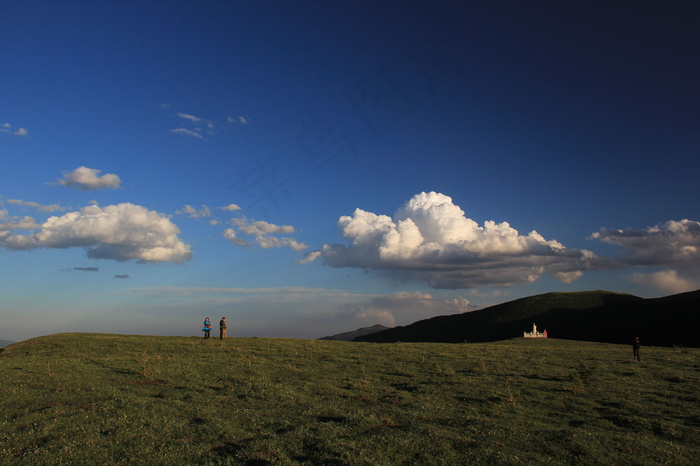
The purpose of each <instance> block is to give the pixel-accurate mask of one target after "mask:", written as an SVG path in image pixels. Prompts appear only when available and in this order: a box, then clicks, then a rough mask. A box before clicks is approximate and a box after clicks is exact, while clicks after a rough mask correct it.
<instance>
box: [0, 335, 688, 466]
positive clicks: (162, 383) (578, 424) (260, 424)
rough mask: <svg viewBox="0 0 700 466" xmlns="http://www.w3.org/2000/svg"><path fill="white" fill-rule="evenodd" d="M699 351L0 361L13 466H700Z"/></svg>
mask: <svg viewBox="0 0 700 466" xmlns="http://www.w3.org/2000/svg"><path fill="white" fill-rule="evenodd" d="M699 363H700V349H685V348H658V347H657V348H648V347H643V348H642V362H641V363H636V362H634V361H633V360H632V351H631V348H630V347H628V346H619V345H610V344H600V343H585V342H574V341H563V340H553V339H549V340H545V339H516V340H508V341H503V342H497V343H479V344H438V343H394V344H373V343H347V342H338V341H319V340H292V339H261V338H245V339H239V338H229V339H227V340H224V341H220V340H218V339H214V338H212V339H210V340H204V339H202V338H194V337H192V338H184V337H150V336H127V335H104V334H99V335H95V334H89V335H88V334H62V335H54V336H50V337H42V338H38V339H34V340H28V341H25V342H22V343H17V344H14V345H11V346H9V347H7V348H5V349H4V351H3V352H1V353H0V374H2V379H1V382H0V388H1V389H2V400H1V402H0V464H18V463H22V464H113V463H136V464H149V465H150V464H251V465H253V464H296V463H307V464H372V465H375V464H386V465H396V464H431V465H433V464H445V465H448V464H449V465H454V464H471V463H490V464H522V463H543V464H645V465H653V464H673V465H678V464H697V461H698V458H700V404H699V403H698V400H699V397H700V369H699V367H698V364H699Z"/></svg>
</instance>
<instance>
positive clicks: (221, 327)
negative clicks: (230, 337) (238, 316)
mask: <svg viewBox="0 0 700 466" xmlns="http://www.w3.org/2000/svg"><path fill="white" fill-rule="evenodd" d="M226 328H227V327H226V317H222V318H221V320H220V321H219V340H223V339H224V338H226V336H227V335H226Z"/></svg>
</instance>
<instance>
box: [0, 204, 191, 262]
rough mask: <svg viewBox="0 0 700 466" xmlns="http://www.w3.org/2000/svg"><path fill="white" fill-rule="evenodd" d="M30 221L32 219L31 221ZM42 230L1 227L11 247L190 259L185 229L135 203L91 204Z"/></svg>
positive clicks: (0, 235) (1, 239) (2, 242)
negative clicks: (21, 232) (182, 235)
mask: <svg viewBox="0 0 700 466" xmlns="http://www.w3.org/2000/svg"><path fill="white" fill-rule="evenodd" d="M27 223H28V222H27ZM34 226H38V227H39V231H38V232H33V233H31V234H27V235H13V234H11V233H10V232H9V231H0V246H3V247H5V248H8V249H35V248H40V247H46V248H70V247H82V248H85V249H86V250H87V255H88V257H90V258H99V259H114V260H118V261H128V260H137V261H139V262H155V263H158V262H176V263H180V262H184V261H186V260H189V259H190V258H191V257H192V253H191V252H190V246H189V245H187V244H185V243H183V242H182V240H180V238H179V237H178V236H177V235H178V234H179V233H180V230H179V228H178V227H177V226H176V225H175V224H174V223H172V222H171V221H170V219H168V218H167V217H166V216H165V215H163V214H161V213H158V212H156V211H153V210H148V209H147V208H145V207H143V206H139V205H134V204H130V203H124V204H117V205H109V206H105V207H102V208H101V207H99V206H96V205H91V206H87V207H84V208H83V209H81V210H80V211H77V212H69V213H67V214H65V215H62V216H60V217H56V216H53V217H50V218H49V219H48V220H46V221H45V222H44V223H43V224H41V225H37V224H34Z"/></svg>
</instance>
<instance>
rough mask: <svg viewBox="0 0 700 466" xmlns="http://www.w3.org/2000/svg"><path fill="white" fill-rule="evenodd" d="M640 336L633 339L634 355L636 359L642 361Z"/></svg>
mask: <svg viewBox="0 0 700 466" xmlns="http://www.w3.org/2000/svg"><path fill="white" fill-rule="evenodd" d="M639 346H640V344H639V337H634V340H632V355H633V356H634V360H635V361H639V362H641V361H642V358H640V357H639Z"/></svg>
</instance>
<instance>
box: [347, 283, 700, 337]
mask: <svg viewBox="0 0 700 466" xmlns="http://www.w3.org/2000/svg"><path fill="white" fill-rule="evenodd" d="M699 316H700V290H698V291H693V292H690V293H682V294H677V295H673V296H667V297H664V298H655V299H644V298H639V297H637V296H632V295H628V294H620V293H613V292H609V291H586V292H577V293H547V294H542V295H537V296H531V297H528V298H522V299H518V300H515V301H510V302H507V303H504V304H499V305H496V306H491V307H488V308H485V309H480V310H478V311H473V312H467V313H463V314H455V315H449V316H439V317H433V318H432V319H427V320H421V321H418V322H415V323H413V324H411V325H407V326H405V327H395V328H392V329H389V330H384V331H382V332H377V333H373V334H371V335H365V336H360V337H357V338H355V341H373V342H395V341H404V342H409V341H425V342H446V343H461V342H485V341H497V340H505V339H508V338H515V337H522V336H523V332H525V331H528V332H529V331H531V330H532V324H533V323H536V324H537V327H538V329H539V330H540V331H543V330H547V333H548V334H549V337H550V338H560V339H567V340H584V341H599V342H607V343H625V344H626V343H631V340H632V338H633V337H634V336H639V337H640V338H641V341H642V344H643V345H653V346H673V345H683V346H689V347H700V325H699V324H698V322H699V321H700V319H699V318H698V317H699Z"/></svg>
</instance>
